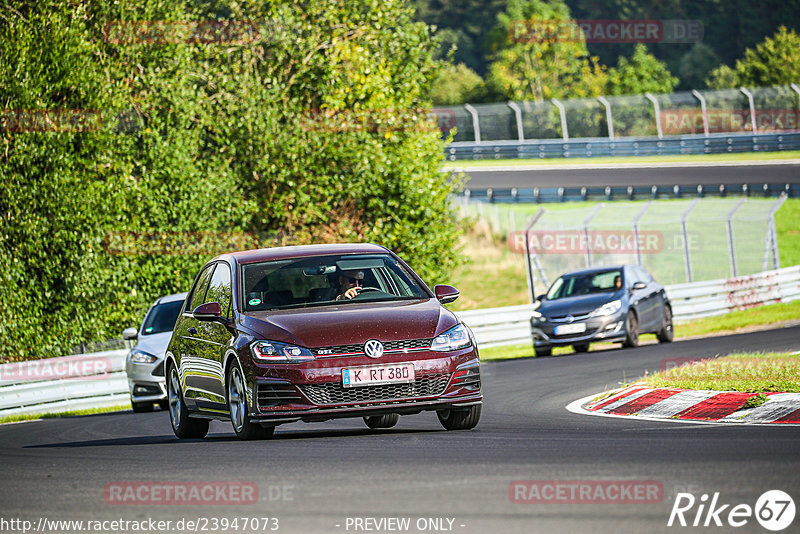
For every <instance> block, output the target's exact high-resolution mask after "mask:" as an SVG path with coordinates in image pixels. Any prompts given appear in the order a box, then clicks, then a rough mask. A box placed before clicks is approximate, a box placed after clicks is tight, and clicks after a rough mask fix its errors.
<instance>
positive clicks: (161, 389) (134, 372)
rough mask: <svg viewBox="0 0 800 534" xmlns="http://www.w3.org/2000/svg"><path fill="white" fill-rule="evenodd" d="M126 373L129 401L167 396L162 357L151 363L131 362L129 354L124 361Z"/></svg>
mask: <svg viewBox="0 0 800 534" xmlns="http://www.w3.org/2000/svg"><path fill="white" fill-rule="evenodd" d="M125 372H126V373H127V375H128V391H129V392H130V394H131V402H158V401H161V400H165V399H166V398H167V386H166V380H165V378H164V358H159V359H158V360H156V361H155V362H153V363H136V362H132V361H131V358H130V354H129V355H128V358H127V359H126V361H125Z"/></svg>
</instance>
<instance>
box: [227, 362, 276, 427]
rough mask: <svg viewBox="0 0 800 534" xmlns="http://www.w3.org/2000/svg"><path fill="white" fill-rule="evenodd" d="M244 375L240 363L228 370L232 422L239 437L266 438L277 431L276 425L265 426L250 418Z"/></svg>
mask: <svg viewBox="0 0 800 534" xmlns="http://www.w3.org/2000/svg"><path fill="white" fill-rule="evenodd" d="M244 384H245V381H244V375H243V374H242V370H241V369H240V368H239V364H238V363H234V364H233V365H231V367H230V369H229V370H228V411H229V412H230V414H231V424H233V431H234V432H236V437H237V438H239V439H245V440H247V439H266V438H269V437H271V436H272V434H273V433H274V432H275V427H274V426H269V427H265V426H262V425H260V424H258V423H254V422H253V421H251V420H250V410H249V405H248V403H247V391H246V389H245V385H244Z"/></svg>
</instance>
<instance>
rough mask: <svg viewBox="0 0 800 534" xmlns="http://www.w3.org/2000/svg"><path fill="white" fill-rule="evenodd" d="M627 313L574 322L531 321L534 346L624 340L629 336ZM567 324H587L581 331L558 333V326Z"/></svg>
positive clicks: (544, 346)
mask: <svg viewBox="0 0 800 534" xmlns="http://www.w3.org/2000/svg"><path fill="white" fill-rule="evenodd" d="M625 317H626V316H625V314H624V313H619V312H618V313H616V314H614V315H610V316H607V317H589V318H587V319H585V320H579V321H574V322H572V323H566V322H556V321H550V320H548V321H538V322H535V323H534V322H532V323H531V335H532V337H533V345H534V347H541V348H546V347H560V346H566V345H576V344H583V343H594V342H599V341H604V342H608V343H616V342H620V341H624V340H625V338H626V336H627V330H626V328H625ZM565 324H585V325H586V330H585V331H584V332H581V333H575V334H566V335H558V334H556V333H555V331H556V328H557V327H559V326H563V325H565Z"/></svg>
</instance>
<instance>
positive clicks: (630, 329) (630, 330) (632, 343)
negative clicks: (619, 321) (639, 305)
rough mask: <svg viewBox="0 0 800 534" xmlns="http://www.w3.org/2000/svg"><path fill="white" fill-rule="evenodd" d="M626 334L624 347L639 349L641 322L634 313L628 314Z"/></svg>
mask: <svg viewBox="0 0 800 534" xmlns="http://www.w3.org/2000/svg"><path fill="white" fill-rule="evenodd" d="M625 332H626V334H625V341H623V342H622V346H623V347H637V346H638V345H639V321H638V319H636V314H635V313H634V312H632V311H629V312H628V317H627V318H626V319H625Z"/></svg>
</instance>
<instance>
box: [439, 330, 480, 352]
mask: <svg viewBox="0 0 800 534" xmlns="http://www.w3.org/2000/svg"><path fill="white" fill-rule="evenodd" d="M470 343H471V342H470V340H469V333H468V332H467V327H466V326H464V325H463V324H458V325H456V326H454V327H453V328H451V329H450V330H448V331H447V332H443V333H441V334H439V335H438V336H436V337H435V338H434V340H433V343H431V350H435V351H439V352H447V351H450V350H457V349H463V348H464V347H469V346H470Z"/></svg>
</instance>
